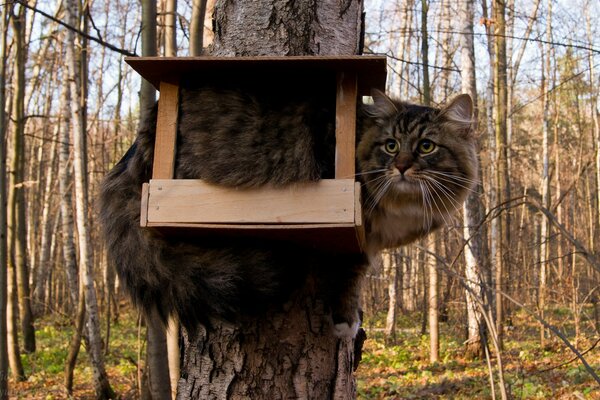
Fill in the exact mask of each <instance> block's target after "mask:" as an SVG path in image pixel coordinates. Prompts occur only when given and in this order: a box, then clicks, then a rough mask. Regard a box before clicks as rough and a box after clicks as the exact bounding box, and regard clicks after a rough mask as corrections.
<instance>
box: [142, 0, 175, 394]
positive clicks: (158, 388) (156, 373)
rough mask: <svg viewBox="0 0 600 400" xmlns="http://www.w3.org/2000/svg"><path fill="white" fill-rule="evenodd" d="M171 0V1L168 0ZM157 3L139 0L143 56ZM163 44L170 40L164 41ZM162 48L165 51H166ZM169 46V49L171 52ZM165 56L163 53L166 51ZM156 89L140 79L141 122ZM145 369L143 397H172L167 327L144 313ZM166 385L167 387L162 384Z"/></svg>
mask: <svg viewBox="0 0 600 400" xmlns="http://www.w3.org/2000/svg"><path fill="white" fill-rule="evenodd" d="M171 1H172V0H171ZM156 38H157V33H156V2H155V1H150V0H146V1H143V2H142V55H143V56H156V55H157V53H158V50H157V42H156ZM166 45H167V46H166V47H170V46H172V43H166ZM166 47H165V53H166V51H167V49H166ZM174 50H175V49H173V48H171V49H169V51H174ZM165 55H166V54H165ZM155 102H156V90H155V89H154V87H153V86H152V85H151V84H150V83H149V82H148V81H146V80H144V79H142V87H141V90H140V121H143V120H144V119H146V118H147V117H146V116H145V114H146V113H147V112H149V111H150V110H151V108H152V107H154V104H155ZM146 328H147V330H146V335H147V343H146V369H145V371H144V376H145V378H146V379H144V384H145V387H144V389H143V391H142V393H143V396H142V397H143V398H145V399H166V398H169V397H171V387H170V380H169V360H168V357H167V343H166V338H165V331H166V327H165V325H164V324H163V323H162V321H160V320H159V319H158V318H157V317H156V316H154V315H148V316H146ZM165 385H166V386H165Z"/></svg>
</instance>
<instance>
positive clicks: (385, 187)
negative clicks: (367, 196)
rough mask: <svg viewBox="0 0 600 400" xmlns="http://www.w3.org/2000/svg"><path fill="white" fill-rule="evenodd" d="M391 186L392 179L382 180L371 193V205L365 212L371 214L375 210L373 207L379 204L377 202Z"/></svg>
mask: <svg viewBox="0 0 600 400" xmlns="http://www.w3.org/2000/svg"><path fill="white" fill-rule="evenodd" d="M386 177H387V176H386ZM391 185H392V179H386V180H383V181H382V183H380V184H379V185H378V186H377V189H376V191H375V192H374V193H373V196H372V199H371V200H372V201H371V204H370V205H369V207H368V209H367V212H368V213H369V214H371V213H372V212H373V211H374V210H375V207H377V205H378V204H379V202H380V201H381V199H382V198H383V196H384V195H385V192H387V190H388V189H389V188H390V186H391Z"/></svg>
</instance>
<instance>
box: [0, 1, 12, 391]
mask: <svg viewBox="0 0 600 400" xmlns="http://www.w3.org/2000/svg"><path fill="white" fill-rule="evenodd" d="M9 8H12V5H11V6H9V5H8V4H6V5H5V6H4V7H2V13H1V18H2V19H1V20H0V35H1V36H0V46H2V47H1V48H0V138H4V137H6V130H7V129H6V125H7V122H8V120H7V118H6V112H5V109H6V108H5V106H6V58H7V57H6V56H7V48H6V44H7V39H6V38H7V36H8V10H9ZM6 204H7V203H6V144H5V141H4V140H2V141H0V400H7V399H8V347H7V340H6V339H7V331H6V325H7V321H8V315H7V309H6V303H7V293H6V292H7V289H8V282H7V279H8V274H7V270H8V242H7V215H6Z"/></svg>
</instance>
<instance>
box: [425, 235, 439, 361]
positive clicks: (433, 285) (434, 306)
mask: <svg viewBox="0 0 600 400" xmlns="http://www.w3.org/2000/svg"><path fill="white" fill-rule="evenodd" d="M437 238H438V233H437V232H436V233H434V234H431V235H430V236H429V239H428V241H429V243H428V248H429V251H430V252H431V253H433V254H437V252H436V251H435V247H436V242H437ZM426 260H427V272H428V275H429V287H428V290H427V293H428V295H429V297H428V299H427V320H428V322H429V362H431V363H436V362H438V361H439V360H440V321H439V309H438V303H439V296H438V291H439V285H438V271H437V260H436V258H435V257H433V256H432V255H427V256H426Z"/></svg>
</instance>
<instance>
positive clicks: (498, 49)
mask: <svg viewBox="0 0 600 400" xmlns="http://www.w3.org/2000/svg"><path fill="white" fill-rule="evenodd" d="M505 15H506V3H505V0H494V21H495V23H494V35H495V39H494V55H495V59H494V117H495V121H494V122H495V134H496V159H495V163H496V166H497V168H496V182H495V184H496V188H497V191H498V192H497V194H498V202H499V204H502V203H503V202H504V201H507V200H508V199H509V198H510V183H509V182H510V181H509V175H508V161H507V160H508V156H507V148H508V146H507V139H506V119H507V110H506V105H507V104H506V103H507V90H506V84H507V79H506V64H507V62H506V37H505V33H506V32H505V29H506V23H505ZM497 219H498V232H497V233H498V240H497V244H496V254H495V256H494V257H495V259H496V282H495V290H496V330H497V331H498V341H499V343H500V345H502V337H503V330H504V329H503V326H504V308H503V303H504V301H503V298H502V294H501V292H502V290H503V286H504V284H503V280H504V276H503V273H504V272H503V271H504V265H505V264H506V260H505V251H506V248H507V246H508V245H509V242H510V241H509V240H508V232H509V218H508V213H504V214H503V215H501V216H499V217H498V218H497Z"/></svg>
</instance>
